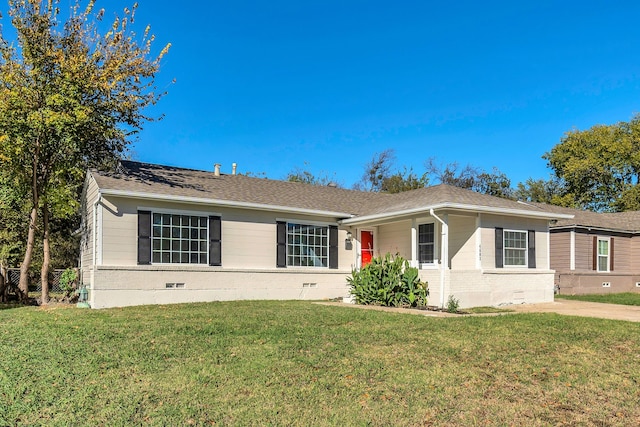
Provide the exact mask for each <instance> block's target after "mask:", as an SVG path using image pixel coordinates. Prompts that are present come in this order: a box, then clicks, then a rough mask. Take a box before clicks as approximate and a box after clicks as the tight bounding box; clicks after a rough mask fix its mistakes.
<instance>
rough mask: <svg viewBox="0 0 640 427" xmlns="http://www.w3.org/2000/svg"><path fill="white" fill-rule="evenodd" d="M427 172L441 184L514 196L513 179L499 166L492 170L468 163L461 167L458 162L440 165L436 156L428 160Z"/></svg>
mask: <svg viewBox="0 0 640 427" xmlns="http://www.w3.org/2000/svg"><path fill="white" fill-rule="evenodd" d="M425 167H426V169H427V174H428V175H430V176H433V177H434V178H435V180H436V181H439V182H440V183H441V184H448V185H453V186H455V187H460V188H466V189H467V190H472V191H476V192H478V193H483V194H489V195H491V196H496V197H502V198H506V199H510V198H512V197H513V194H512V193H513V190H512V189H511V180H510V179H509V178H508V177H507V176H506V175H505V174H504V173H503V172H501V171H500V170H499V169H498V168H496V167H494V168H493V170H492V171H491V172H486V171H484V170H482V169H480V168H477V167H474V166H471V165H467V166H465V167H462V168H461V167H460V165H459V164H458V163H456V162H453V163H448V164H446V165H444V166H442V165H438V164H437V163H436V161H435V159H434V158H430V159H428V160H427V161H426V163H425Z"/></svg>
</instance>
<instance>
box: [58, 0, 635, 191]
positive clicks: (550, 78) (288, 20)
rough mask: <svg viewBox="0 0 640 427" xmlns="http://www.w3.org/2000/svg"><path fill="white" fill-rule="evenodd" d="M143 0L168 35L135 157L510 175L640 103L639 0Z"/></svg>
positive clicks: (348, 180)
mask: <svg viewBox="0 0 640 427" xmlns="http://www.w3.org/2000/svg"><path fill="white" fill-rule="evenodd" d="M67 1H68V0H62V3H65V2H67ZM138 2H139V8H138V15H137V21H136V28H137V29H138V30H139V32H142V30H143V29H144V26H145V25H146V24H147V23H148V24H150V25H151V28H152V32H154V33H155V34H156V36H157V43H156V47H157V48H158V49H161V48H162V46H163V45H164V44H166V43H167V42H171V43H172V48H171V50H170V52H169V54H168V55H167V56H166V57H165V59H164V61H163V64H162V69H161V72H160V73H159V74H158V75H157V78H156V81H157V84H158V86H159V87H160V88H167V90H168V94H167V96H166V97H164V98H163V99H162V100H161V101H160V102H159V104H158V105H157V106H156V107H154V108H153V110H151V111H149V112H150V113H152V114H160V113H163V114H164V115H165V117H164V119H163V120H162V121H158V122H154V123H148V124H147V125H146V127H145V129H144V131H143V132H141V133H140V135H139V137H138V140H137V142H136V143H135V145H134V158H135V159H137V160H140V161H146V162H153V163H161V164H170V165H176V166H183V167H190V168H197V169H206V170H211V169H212V168H213V164H214V163H221V164H222V171H223V172H230V170H231V163H232V162H237V163H238V170H239V172H253V173H261V172H264V173H266V175H267V176H268V177H270V178H276V179H280V178H283V177H285V176H286V174H287V172H289V171H291V170H292V169H294V168H296V167H299V168H306V169H308V170H310V171H312V172H313V173H315V174H318V175H323V174H324V175H329V176H331V177H333V178H334V179H335V180H337V181H338V182H340V183H341V184H342V185H344V186H346V187H350V186H351V185H352V184H353V183H354V182H356V181H358V180H359V179H360V177H361V175H362V172H363V166H364V164H365V163H366V162H367V161H368V160H370V159H371V157H372V156H373V154H374V153H376V152H380V151H383V150H385V149H387V148H393V149H394V150H395V152H396V155H397V166H398V168H400V167H402V166H409V167H413V168H414V170H415V171H418V172H420V171H422V170H423V169H424V166H423V165H424V162H425V160H427V159H428V158H430V157H435V158H436V159H437V160H438V161H439V162H441V163H449V162H458V163H459V164H461V165H466V164H472V165H474V166H478V167H482V168H484V169H486V170H490V169H491V168H492V167H494V166H495V167H497V168H498V169H500V170H501V171H503V172H504V173H506V174H507V176H508V177H509V178H511V180H512V185H514V186H515V184H516V183H517V182H519V181H524V180H526V179H527V178H529V177H533V178H547V177H548V176H549V173H550V170H549V169H547V167H546V162H545V161H544V160H543V159H542V158H541V156H542V155H543V154H544V153H545V152H546V151H548V150H550V149H551V148H552V147H553V146H554V145H555V144H557V143H558V142H559V141H560V139H561V137H562V135H563V133H564V132H566V131H568V130H571V129H573V128H579V129H586V128H589V127H591V126H593V125H595V124H602V123H615V122H618V121H622V120H629V119H630V118H631V117H632V115H633V114H634V113H636V112H640V57H639V55H638V46H640V25H638V23H637V17H638V16H640V2H637V1H594V0H591V1H584V0H582V1H573V0H566V1H560V0H557V1H540V0H536V1H491V0H488V1H484V2H478V1H451V2H442V1H438V2H435V1H401V0H400V1H394V2H387V1H385V2H380V1H373V0H370V1H348V0H341V1H333V0H327V1H299V0H298V1H288V0H287V1H280V0H273V1H245V0H228V1H217V0H212V1H198V0H193V1H190V2H178V1H168V0H153V1H151V0H138ZM130 3H131V2H128V1H122V0H114V1H106V0H101V1H100V0H99V1H98V6H102V7H106V8H107V11H108V13H107V16H113V13H114V12H115V11H117V10H120V9H121V8H122V7H124V6H125V5H129V4H130ZM174 78H175V80H176V82H175V84H171V81H172V80H173V79H174Z"/></svg>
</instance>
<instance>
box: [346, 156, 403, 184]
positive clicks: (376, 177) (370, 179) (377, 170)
mask: <svg viewBox="0 0 640 427" xmlns="http://www.w3.org/2000/svg"><path fill="white" fill-rule="evenodd" d="M395 160H396V153H395V151H394V150H393V149H392V148H388V149H386V150H384V151H382V152H380V153H375V154H374V155H373V158H372V159H371V160H370V161H369V162H368V163H367V164H366V165H365V167H364V173H363V174H362V178H361V179H360V182H358V183H356V184H355V185H354V188H355V189H356V190H363V191H374V192H381V191H382V189H383V185H384V181H385V180H386V179H389V177H390V176H391V174H392V172H391V168H392V167H393V164H394V163H395Z"/></svg>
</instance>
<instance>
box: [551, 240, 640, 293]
mask: <svg viewBox="0 0 640 427" xmlns="http://www.w3.org/2000/svg"><path fill="white" fill-rule="evenodd" d="M569 235H570V231H569V230H563V231H557V232H554V233H552V236H554V237H555V236H561V237H564V236H566V238H567V239H568V238H569V237H568V236H569ZM598 236H602V237H612V238H613V257H614V266H613V270H612V271H609V272H598V271H595V270H594V269H593V254H594V246H593V242H594V238H596V237H598ZM575 239H576V248H575V252H576V269H575V270H570V269H569V267H568V266H565V265H561V264H557V263H555V260H556V259H558V258H561V257H562V256H563V254H562V252H563V251H564V250H565V249H564V248H563V247H557V246H555V245H553V246H552V247H551V259H552V260H554V263H553V264H552V265H554V266H555V269H556V284H557V285H558V286H559V292H560V293H561V294H568V295H573V294H604V293H618V292H638V291H640V288H639V287H636V286H635V283H636V282H637V281H639V280H640V271H639V269H638V267H636V262H634V257H636V256H637V255H638V254H640V241H638V240H637V239H638V237H631V236H629V235H624V234H615V233H611V232H595V231H592V232H590V231H587V230H576V233H575ZM567 250H568V249H567ZM603 283H608V284H609V286H606V287H604V286H603Z"/></svg>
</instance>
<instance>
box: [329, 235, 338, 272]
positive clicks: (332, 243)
mask: <svg viewBox="0 0 640 427" xmlns="http://www.w3.org/2000/svg"><path fill="white" fill-rule="evenodd" d="M329 268H338V227H336V226H335V225H330V226H329Z"/></svg>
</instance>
